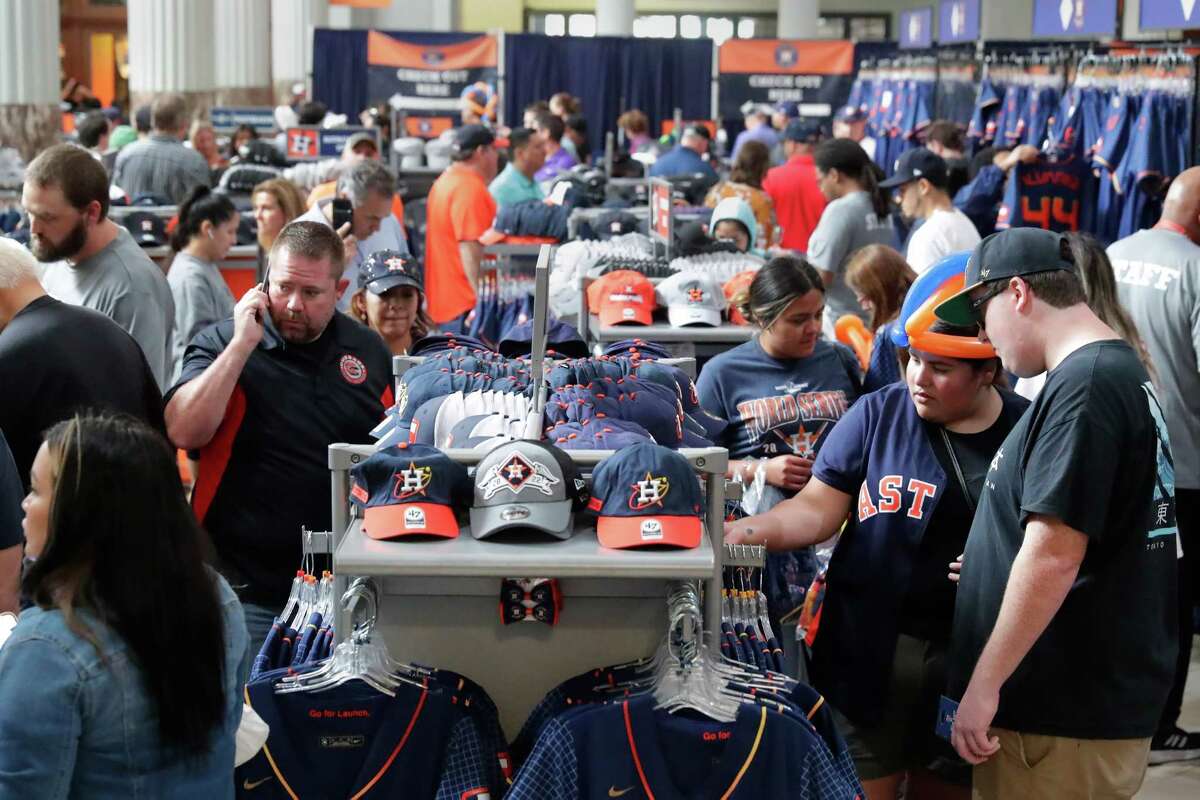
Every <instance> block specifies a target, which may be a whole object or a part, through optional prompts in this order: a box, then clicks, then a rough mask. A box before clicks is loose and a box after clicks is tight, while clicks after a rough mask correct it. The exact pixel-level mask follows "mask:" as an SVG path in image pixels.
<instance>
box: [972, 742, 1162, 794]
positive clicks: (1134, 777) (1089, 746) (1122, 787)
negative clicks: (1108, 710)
mask: <svg viewBox="0 0 1200 800" xmlns="http://www.w3.org/2000/svg"><path fill="white" fill-rule="evenodd" d="M991 733H992V735H993V736H996V737H998V738H999V739H1000V751H999V752H998V753H996V755H994V756H992V757H991V758H989V759H988V760H987V761H985V762H984V763H982V764H980V765H979V766H977V767H975V769H974V773H973V775H972V782H973V789H972V797H973V798H974V800H1008V799H1009V798H1013V799H1014V800H1071V799H1073V798H1080V800H1082V799H1083V798H1088V800H1118V798H1121V799H1122V800H1127V799H1128V798H1130V797H1133V795H1134V794H1135V793H1136V792H1137V790H1138V789H1140V788H1141V786H1142V779H1143V778H1144V777H1145V776H1146V763H1147V759H1148V757H1149V754H1150V740H1149V739H1067V738H1064V737H1061V736H1039V735H1037V734H1031V733H1018V732H1017V731H1008V730H1004V729H1002V728H992V730H991Z"/></svg>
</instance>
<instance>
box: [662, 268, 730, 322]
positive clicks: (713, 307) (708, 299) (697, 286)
mask: <svg viewBox="0 0 1200 800" xmlns="http://www.w3.org/2000/svg"><path fill="white" fill-rule="evenodd" d="M658 301H659V305H664V306H666V307H667V320H668V321H670V323H671V325H673V326H674V327H676V328H682V327H685V326H688V325H713V326H716V325H720V324H721V312H722V311H724V310H725V306H726V305H727V303H726V301H725V293H724V292H723V291H722V290H721V285H720V284H719V283H717V282H716V280H715V279H714V278H712V277H710V276H709V275H706V274H704V273H700V272H676V273H675V274H674V275H672V276H671V277H669V278H667V279H666V280H665V281H663V282H662V283H660V284H659V285H658Z"/></svg>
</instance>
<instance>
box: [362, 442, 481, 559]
mask: <svg viewBox="0 0 1200 800" xmlns="http://www.w3.org/2000/svg"><path fill="white" fill-rule="evenodd" d="M470 496H471V479H470V477H469V476H468V475H467V468H466V467H464V466H463V465H461V464H458V463H456V462H454V461H451V460H450V458H449V457H448V456H447V455H446V454H445V453H442V452H441V451H440V450H438V449H437V448H435V447H429V446H427V445H422V444H408V445H399V446H397V447H389V448H387V449H385V450H380V451H378V452H376V453H373V454H372V455H371V456H370V457H369V458H367V459H366V460H365V461H363V462H362V463H360V464H358V465H356V466H355V467H353V468H352V469H351V470H350V498H351V500H352V501H353V502H354V504H355V505H357V506H358V507H359V508H360V509H361V510H362V512H363V523H362V527H363V533H365V534H366V535H367V536H368V537H369V538H371V539H396V538H400V537H403V536H412V535H415V534H424V535H427V536H441V537H443V538H447V539H453V538H455V537H457V536H458V520H457V519H456V518H455V515H454V509H455V508H456V507H462V506H465V505H466V504H467V502H468V499H469V498H470Z"/></svg>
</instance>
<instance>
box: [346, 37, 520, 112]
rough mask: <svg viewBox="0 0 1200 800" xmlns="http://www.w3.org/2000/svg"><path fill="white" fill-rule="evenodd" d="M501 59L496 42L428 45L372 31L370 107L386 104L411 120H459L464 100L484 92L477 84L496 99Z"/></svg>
mask: <svg viewBox="0 0 1200 800" xmlns="http://www.w3.org/2000/svg"><path fill="white" fill-rule="evenodd" d="M498 55H499V43H498V42H497V40H496V37H495V36H488V35H482V36H465V37H464V38H463V39H462V41H459V42H456V43H453V44H447V45H428V44H422V43H419V42H411V41H405V40H404V39H402V38H397V37H395V36H390V35H388V34H386V33H380V32H379V31H368V33H367V89H368V93H369V95H370V99H371V102H373V103H377V102H383V101H387V102H389V103H390V104H391V106H392V107H393V108H395V109H396V110H398V111H405V112H407V113H408V114H409V115H410V116H411V115H413V114H416V115H422V116H443V117H444V116H447V115H452V116H453V117H457V116H458V114H459V112H460V110H461V109H462V107H463V106H464V105H465V95H467V94H468V93H469V92H471V91H473V90H478V89H479V88H480V87H476V86H475V84H477V83H482V84H484V85H485V91H487V92H490V93H491V94H494V93H495V86H496V85H497V71H496V65H497V58H498ZM481 105H482V104H481Z"/></svg>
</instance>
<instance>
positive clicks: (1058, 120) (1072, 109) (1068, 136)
mask: <svg viewBox="0 0 1200 800" xmlns="http://www.w3.org/2000/svg"><path fill="white" fill-rule="evenodd" d="M1083 104H1084V95H1083V90H1081V89H1078V88H1076V87H1071V88H1070V89H1068V90H1067V93H1066V94H1064V95H1063V97H1062V100H1060V101H1059V103H1058V107H1057V108H1056V109H1055V110H1054V114H1053V116H1052V117H1051V118H1050V120H1049V123H1048V125H1047V132H1046V138H1047V145H1048V150H1049V151H1050V152H1051V153H1054V154H1055V155H1057V156H1059V157H1062V156H1071V155H1083V147H1082V146H1081V143H1082V142H1083V136H1082V134H1083Z"/></svg>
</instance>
